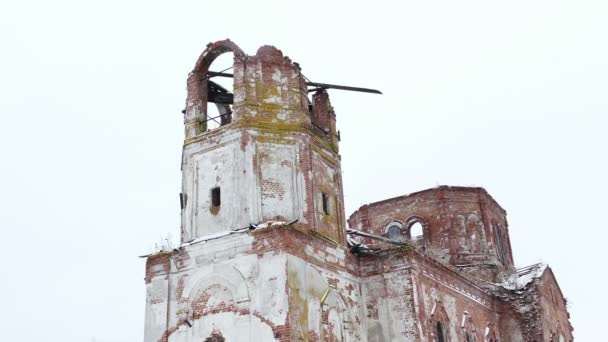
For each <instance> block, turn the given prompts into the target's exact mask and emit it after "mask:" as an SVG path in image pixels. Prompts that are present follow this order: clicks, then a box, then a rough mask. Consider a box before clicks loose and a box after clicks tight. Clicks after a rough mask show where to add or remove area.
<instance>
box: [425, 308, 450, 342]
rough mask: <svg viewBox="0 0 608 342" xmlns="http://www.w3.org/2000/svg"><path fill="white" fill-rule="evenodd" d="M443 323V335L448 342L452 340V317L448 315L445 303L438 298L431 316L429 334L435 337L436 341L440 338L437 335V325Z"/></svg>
mask: <svg viewBox="0 0 608 342" xmlns="http://www.w3.org/2000/svg"><path fill="white" fill-rule="evenodd" d="M439 324H441V325H442V331H443V337H444V340H443V341H446V342H449V341H450V334H449V332H450V326H451V324H450V317H449V316H448V313H447V311H446V310H445V307H444V306H443V303H442V302H441V301H440V300H438V301H436V302H435V304H434V305H433V309H432V310H431V317H430V324H429V328H430V331H429V336H432V337H433V341H436V340H437V339H438V336H437V331H438V328H437V326H438V325H439Z"/></svg>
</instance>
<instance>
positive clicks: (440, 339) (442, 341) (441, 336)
mask: <svg viewBox="0 0 608 342" xmlns="http://www.w3.org/2000/svg"><path fill="white" fill-rule="evenodd" d="M437 342H446V341H445V335H444V332H443V323H442V322H437Z"/></svg>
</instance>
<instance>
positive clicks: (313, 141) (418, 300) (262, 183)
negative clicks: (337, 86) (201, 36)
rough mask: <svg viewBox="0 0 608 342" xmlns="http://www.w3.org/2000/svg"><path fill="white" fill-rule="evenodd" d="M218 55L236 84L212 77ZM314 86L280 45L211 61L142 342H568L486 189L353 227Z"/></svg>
mask: <svg viewBox="0 0 608 342" xmlns="http://www.w3.org/2000/svg"><path fill="white" fill-rule="evenodd" d="M223 53H232V54H233V55H234V67H233V77H234V82H233V89H232V91H230V90H229V89H225V88H224V87H222V86H220V85H219V84H217V83H214V82H213V81H212V80H211V77H210V74H209V73H208V72H209V71H210V69H209V68H210V65H211V63H212V62H213V61H214V60H215V59H216V58H217V57H218V56H219V55H221V54H223ZM308 88H309V87H308V86H307V83H306V81H305V79H304V77H303V76H302V74H301V72H300V67H299V65H298V64H297V63H294V62H292V61H291V60H290V59H289V58H287V57H285V56H283V54H282V52H281V51H279V50H277V49H276V48H274V47H271V46H264V47H261V48H260V49H259V50H258V51H257V53H256V54H255V55H253V56H249V55H246V54H245V53H244V52H243V51H242V50H241V49H240V48H239V47H238V46H236V45H235V44H234V43H232V42H231V41H229V40H225V41H219V42H216V43H212V44H209V45H208V46H207V49H206V50H205V51H204V52H203V53H202V55H201V56H200V58H199V60H198V61H197V63H196V65H195V68H194V70H193V71H192V73H191V74H190V75H189V77H188V98H187V103H186V109H185V111H184V122H185V141H184V148H183V155H182V172H183V184H182V189H183V190H182V193H181V194H180V199H181V207H182V224H181V245H180V247H179V248H175V249H170V250H160V251H158V252H156V253H154V254H152V255H149V256H147V264H146V278H145V280H146V287H147V299H146V321H145V322H146V323H145V341H147V342H152V341H256V342H259V341H369V342H372V341H452V342H453V341H571V340H572V327H571V325H570V323H569V320H568V312H567V309H566V305H565V299H564V297H563V296H562V293H561V291H560V289H559V286H558V285H557V282H556V280H555V278H554V276H553V273H552V272H551V270H550V269H549V268H548V267H546V266H544V265H533V266H530V267H528V268H524V269H520V270H516V269H515V267H514V264H513V256H512V250H511V245H510V242H509V232H508V224H507V220H506V213H505V211H504V210H503V209H502V208H501V207H500V206H499V205H498V203H496V201H494V199H492V197H491V196H490V195H489V194H488V193H487V192H486V191H485V190H483V189H481V188H465V187H445V186H444V187H438V188H434V189H429V190H425V191H421V192H418V193H414V194H410V195H407V196H402V197H398V198H393V199H388V200H384V201H381V202H376V203H372V204H368V205H365V206H363V207H361V208H360V209H359V210H357V211H356V212H355V213H354V214H352V215H351V216H350V218H349V219H348V221H347V220H346V218H345V215H344V199H343V193H342V176H341V174H342V173H341V167H340V155H339V154H338V142H339V133H338V132H337V130H336V117H335V113H334V110H333V107H332V106H331V103H330V101H329V97H328V95H327V92H326V89H323V88H318V89H313V90H312V93H313V94H312V96H309V92H310V90H309V89H308ZM208 105H210V106H211V105H214V106H216V107H217V112H218V113H219V115H216V116H213V115H212V114H210V113H211V111H210V107H208ZM212 120H213V121H217V122H218V124H219V126H218V127H216V128H213V129H211V128H210V125H208V123H210V122H211V121H212ZM347 225H348V226H349V228H348V229H347Z"/></svg>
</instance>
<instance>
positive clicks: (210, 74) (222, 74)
mask: <svg viewBox="0 0 608 342" xmlns="http://www.w3.org/2000/svg"><path fill="white" fill-rule="evenodd" d="M216 76H217V77H234V75H233V74H230V73H227V72H217V71H207V77H208V78H211V77H216ZM306 85H307V86H308V87H316V88H319V89H338V90H348V91H357V92H361V93H371V94H382V92H381V91H380V90H376V89H370V88H361V87H350V86H342V85H336V84H329V83H317V82H306Z"/></svg>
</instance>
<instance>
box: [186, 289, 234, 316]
mask: <svg viewBox="0 0 608 342" xmlns="http://www.w3.org/2000/svg"><path fill="white" fill-rule="evenodd" d="M235 303H236V301H235V299H234V293H233V292H232V290H231V289H230V288H228V287H226V286H225V285H224V284H221V283H212V284H209V285H208V286H207V287H205V288H202V289H199V290H198V291H197V292H196V295H195V296H194V298H193V300H192V301H191V302H190V307H191V310H192V318H193V319H199V318H200V317H202V316H205V315H208V314H212V313H218V312H225V311H235V310H236V307H235Z"/></svg>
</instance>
